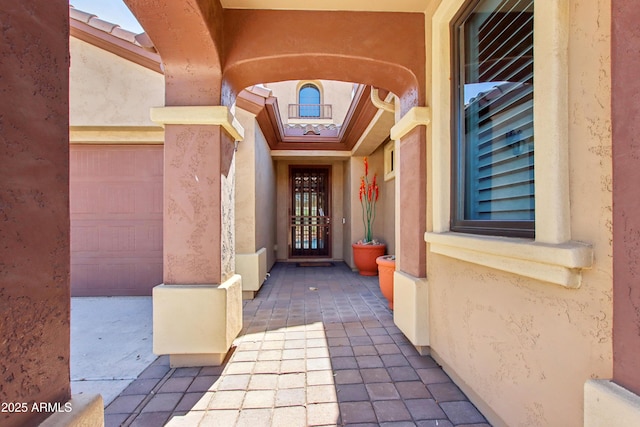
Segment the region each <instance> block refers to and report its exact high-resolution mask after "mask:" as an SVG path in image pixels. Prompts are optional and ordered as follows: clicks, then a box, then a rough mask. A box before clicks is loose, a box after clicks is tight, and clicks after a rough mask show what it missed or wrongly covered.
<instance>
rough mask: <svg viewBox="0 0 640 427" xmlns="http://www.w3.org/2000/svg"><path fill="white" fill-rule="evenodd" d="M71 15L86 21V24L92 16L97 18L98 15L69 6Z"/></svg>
mask: <svg viewBox="0 0 640 427" xmlns="http://www.w3.org/2000/svg"><path fill="white" fill-rule="evenodd" d="M69 17H71V19H75V20H76V21H80V22H84V23H85V24H86V23H88V22H89V21H90V20H91V18H95V17H96V15H94V14H93V13H88V12H84V11H82V10H78V9H76V8H75V7H73V6H69Z"/></svg>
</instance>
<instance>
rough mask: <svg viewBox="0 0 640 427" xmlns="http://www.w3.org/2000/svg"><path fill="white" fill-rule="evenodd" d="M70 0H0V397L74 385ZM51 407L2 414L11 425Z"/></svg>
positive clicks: (14, 398) (33, 420)
mask: <svg viewBox="0 0 640 427" xmlns="http://www.w3.org/2000/svg"><path fill="white" fill-rule="evenodd" d="M68 14H69V10H68V4H67V2H63V1H59V0H58V1H41V0H25V1H20V2H2V3H0V16H2V25H3V42H2V43H1V44H0V94H2V100H3V102H2V106H0V163H1V164H2V167H1V168H0V224H1V225H0V242H2V244H1V245H0V337H2V338H0V340H1V342H2V344H1V345H0V373H1V378H2V379H1V380H0V402H4V403H9V402H26V403H28V404H29V405H31V404H32V403H33V402H65V401H66V400H67V399H68V398H69V396H70V387H69V333H70V332H69V302H70V299H69V198H68V188H69V147H68V145H69V136H68V135H69V134H68V123H69V121H68V107H69V104H68V101H67V100H68V95H67V94H68V90H69V86H68V77H67V75H68V74H67V73H68V66H69V61H68V37H69V17H68ZM48 415H49V414H47V413H38V412H31V411H28V412H23V413H9V412H4V411H3V412H1V413H0V424H1V425H2V426H6V427H14V426H24V425H37V424H38V423H39V421H41V420H42V419H44V418H46V417H47V416H48Z"/></svg>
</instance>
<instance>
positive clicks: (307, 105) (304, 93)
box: [298, 83, 320, 118]
mask: <svg viewBox="0 0 640 427" xmlns="http://www.w3.org/2000/svg"><path fill="white" fill-rule="evenodd" d="M298 115H299V116H300V118H305V117H317V118H320V89H318V87H317V86H316V85H314V84H313V83H306V84H304V85H302V87H301V88H300V90H299V91H298Z"/></svg>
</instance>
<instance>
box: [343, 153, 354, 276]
mask: <svg viewBox="0 0 640 427" xmlns="http://www.w3.org/2000/svg"><path fill="white" fill-rule="evenodd" d="M342 170H343V176H344V187H343V188H342V191H343V200H344V201H345V203H344V212H343V214H344V218H345V221H346V224H344V225H343V227H342V229H343V231H344V235H343V243H342V247H343V249H342V250H343V253H344V262H346V263H347V265H348V266H349V267H351V268H355V264H354V263H353V249H352V248H351V244H352V243H353V239H352V237H351V236H352V234H351V221H352V218H353V210H352V207H351V194H352V193H351V187H353V186H354V185H356V184H355V183H354V181H353V177H352V176H351V160H349V161H346V162H343V166H342Z"/></svg>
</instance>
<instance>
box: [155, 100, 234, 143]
mask: <svg viewBox="0 0 640 427" xmlns="http://www.w3.org/2000/svg"><path fill="white" fill-rule="evenodd" d="M150 115H151V120H152V121H154V122H156V123H159V124H161V125H163V126H164V125H217V126H222V127H223V128H224V130H225V131H227V133H228V134H229V135H231V137H232V138H233V139H234V140H235V141H242V140H243V139H244V129H243V127H242V125H240V122H238V120H236V118H235V117H234V115H233V114H231V111H230V110H229V108H228V107H225V106H223V105H204V106H172V107H152V108H151V114H150Z"/></svg>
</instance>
